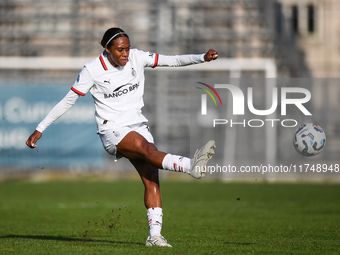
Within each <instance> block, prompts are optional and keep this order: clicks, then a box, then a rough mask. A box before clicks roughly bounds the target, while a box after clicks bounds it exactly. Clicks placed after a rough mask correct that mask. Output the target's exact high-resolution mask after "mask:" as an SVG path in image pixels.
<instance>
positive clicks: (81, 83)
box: [71, 66, 94, 96]
mask: <svg viewBox="0 0 340 255" xmlns="http://www.w3.org/2000/svg"><path fill="white" fill-rule="evenodd" d="M93 84H94V82H93V79H92V77H91V74H90V72H89V71H88V70H87V68H86V66H84V67H83V69H82V70H81V71H80V73H79V75H78V77H77V80H76V81H75V82H74V84H73V86H72V88H71V90H72V91H73V92H75V93H77V94H78V95H80V96H85V95H86V93H87V92H88V91H89V90H90V88H91V87H92V86H93Z"/></svg>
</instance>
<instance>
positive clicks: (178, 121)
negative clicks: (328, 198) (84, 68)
mask: <svg viewBox="0 0 340 255" xmlns="http://www.w3.org/2000/svg"><path fill="white" fill-rule="evenodd" d="M339 9H340V3H338V2H337V1H336V0H330V1H317V0H314V1H304V0H303V1H294V0H282V1H274V0H272V1H271V0H267V1H255V0H244V1H233V0H224V1H217V0H215V1H198V0H181V1H177V0H168V1H155V0H149V1H147V0H139V1H135V0H126V1H123V2H122V1H116V0H115V1H106V0H102V1H99V0H86V1H78V0H74V1H66V0H62V1H33V0H10V1H9V0H1V1H0V13H1V15H0V57H1V58H0V65H1V68H0V92H1V93H0V117H1V118H0V173H1V176H12V175H16V174H22V173H29V174H32V173H33V174H42V173H52V172H53V173H55V172H56V171H57V172H58V171H59V172H64V173H76V174H84V173H86V174H87V173H94V174H98V173H99V174H109V175H125V174H136V173H135V171H134V170H133V169H132V166H131V165H130V164H129V163H128V162H127V161H126V160H120V161H119V162H117V163H115V164H113V161H112V159H111V158H110V157H109V156H108V155H107V154H106V152H105V151H104V150H103V148H102V145H101V143H100V140H99V138H98V137H97V135H96V127H95V123H94V119H93V117H92V115H93V113H92V112H93V106H92V99H91V97H90V95H87V96H86V97H85V98H84V99H81V100H78V102H77V103H76V105H75V106H74V107H73V109H72V110H71V112H70V113H68V115H67V116H63V117H62V118H61V119H60V120H58V122H56V123H55V124H53V125H52V126H50V127H49V128H48V129H47V130H46V131H45V132H44V134H43V138H42V139H41V141H39V144H38V146H39V147H38V149H36V150H29V149H28V148H27V147H25V144H24V143H25V141H26V139H27V137H28V136H29V135H30V133H31V132H33V130H34V128H35V127H36V125H37V124H38V123H39V122H40V120H41V119H42V118H43V117H44V116H45V115H46V113H47V112H48V110H49V109H51V107H52V106H53V105H54V104H55V103H57V102H58V101H59V100H60V99H61V98H62V97H63V96H64V95H65V94H66V93H67V91H68V90H69V88H70V87H71V85H72V84H73V82H74V80H75V79H76V77H77V75H78V73H79V71H80V69H81V66H79V68H69V67H68V66H70V65H72V63H71V64H70V63H69V61H71V62H72V59H78V60H79V59H83V60H84V62H83V64H85V63H86V61H85V60H87V59H89V60H90V59H92V58H94V57H96V56H97V55H98V54H99V53H100V52H101V51H102V47H101V46H100V44H99V41H100V39H101V37H102V34H103V33H104V32H105V30H106V29H107V28H109V27H112V26H119V27H121V28H123V29H124V30H125V31H126V32H127V33H128V34H129V36H130V39H131V42H132V47H136V48H139V49H143V50H147V51H152V52H157V53H161V54H184V53H203V52H206V51H207V50H208V49H209V48H214V49H216V50H217V51H218V52H219V56H220V58H226V59H232V60H233V59H236V60H239V59H244V60H249V59H253V60H256V59H270V60H273V61H274V63H275V66H276V77H277V78H279V79H290V81H299V83H297V84H303V86H306V88H308V89H309V90H310V91H311V92H312V95H317V98H318V99H314V97H313V100H312V101H311V103H310V105H309V107H310V109H312V110H311V111H312V112H313V117H314V119H313V121H317V122H318V123H320V125H321V126H322V127H323V128H324V130H325V131H326V134H327V138H328V140H327V147H326V152H323V153H322V154H321V155H320V156H318V158H317V159H314V161H313V160H312V161H311V162H318V163H329V164H331V163H332V164H334V163H336V162H337V159H338V155H339V144H340V139H339V132H340V125H339V124H340V118H339V114H338V109H339V100H338V98H339V96H338V95H339V85H338V84H339V80H338V79H337V78H338V77H340V58H339V53H340V51H339V45H340V37H339V29H340V20H339V18H338V16H337V13H338V12H339ZM59 57H62V60H61V61H60V63H62V64H61V65H63V64H64V65H65V68H63V67H60V66H59V67H58V68H53V67H51V68H46V67H44V63H43V64H39V65H38V64H37V62H35V59H40V60H41V59H42V60H44V61H46V66H51V63H52V61H53V60H55V59H56V58H59ZM26 60H28V61H27V62H25V61H26ZM19 63H28V64H27V65H26V66H22V65H21V67H19V65H18V67H16V65H17V64H19ZM218 63H219V62H218V60H217V61H216V62H214V65H218ZM74 66H77V65H74ZM264 77H265V74H264V71H263V70H252V71H249V70H248V71H247V70H244V71H242V70H240V72H239V73H238V77H237V78H238V79H239V78H241V80H242V79H253V80H254V81H255V80H256V79H263V78H264ZM146 79H147V82H146V91H145V98H144V99H145V103H146V105H145V107H144V109H143V111H144V113H145V115H146V116H147V118H148V119H149V125H150V127H151V130H152V133H153V134H154V137H155V141H156V144H157V146H158V148H159V149H160V150H164V151H169V152H172V153H176V154H181V155H189V154H190V153H191V152H190V136H192V134H190V121H189V119H190V115H192V114H193V113H192V112H189V111H188V109H189V108H190V107H189V106H188V105H189V104H190V103H189V100H188V98H189V95H190V93H191V92H192V90H193V89H194V88H195V87H196V85H195V81H196V82H202V81H209V80H211V81H212V82H213V83H214V81H215V80H222V81H224V80H225V81H226V83H228V82H229V81H230V79H235V77H233V73H232V71H230V70H228V69H227V68H226V69H225V70H223V66H222V67H221V70H213V71H212V70H204V71H195V70H192V71H185V72H183V70H181V71H178V70H176V69H172V70H170V71H169V70H167V69H164V71H162V70H158V71H157V70H155V71H153V70H151V71H149V70H148V71H146ZM309 81H310V87H309V86H308V84H309V83H308V82H309ZM278 84H281V83H278ZM254 86H255V85H254ZM278 86H281V85H278ZM282 86H284V85H282ZM299 86H301V87H302V85H297V87H299ZM265 92H266V91H265V87H264V86H261V85H257V86H256V95H255V98H254V101H255V102H259V103H258V105H257V106H258V108H262V109H263V107H264V105H263V104H261V99H262V98H263V95H264V94H265ZM262 102H263V100H262ZM91 107H92V108H91ZM300 117H301V116H297V117H296V118H300ZM300 120H301V122H304V119H301V118H300V119H299V121H300ZM321 123H322V124H321ZM198 132H199V131H198ZM220 132H221V134H220V137H221V139H225V138H226V135H225V133H224V131H223V130H222V131H220ZM201 134H202V133H201V132H199V133H198V135H197V139H202V141H203V138H204V139H207V137H203V135H201ZM193 138H194V139H195V137H193ZM191 139H192V138H191ZM236 139H237V141H239V142H238V143H237V144H231V146H233V147H234V150H233V151H234V153H235V155H234V156H233V161H234V162H236V163H237V162H238V163H239V164H240V162H241V163H242V162H243V160H244V159H245V155H246V158H247V160H248V161H247V162H249V163H248V164H251V163H252V162H259V161H261V160H265V159H266V155H265V153H263V151H264V149H263V148H265V144H264V143H263V141H266V139H268V138H267V137H266V132H265V129H262V130H261V131H258V130H257V131H251V130H249V129H244V130H243V131H241V132H238V134H237V137H236ZM274 139H275V143H276V145H282V144H291V135H290V134H289V133H287V134H286V133H280V131H278V135H277V136H275V137H274ZM269 142H270V141H269ZM249 143H250V144H253V147H252V146H250V145H249ZM239 144H241V145H242V144H243V145H247V146H241V147H239ZM236 146H238V147H236ZM284 148H289V150H283V151H282V147H281V148H280V147H279V146H276V147H275V151H276V163H278V164H279V163H282V162H285V160H287V158H288V159H289V155H290V154H291V153H292V149H293V147H290V145H289V147H288V146H287V147H284ZM287 154H288V156H287ZM294 155H295V154H294ZM226 157H227V156H226ZM236 163H235V164H236ZM163 174H164V173H163ZM325 177H328V176H325Z"/></svg>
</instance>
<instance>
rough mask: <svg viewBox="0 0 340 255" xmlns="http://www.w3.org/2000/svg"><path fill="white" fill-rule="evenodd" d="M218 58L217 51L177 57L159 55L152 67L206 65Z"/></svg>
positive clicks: (211, 50)
mask: <svg viewBox="0 0 340 255" xmlns="http://www.w3.org/2000/svg"><path fill="white" fill-rule="evenodd" d="M217 58H218V53H217V51H215V50H213V49H210V50H209V51H208V52H207V53H203V54H184V55H176V56H168V55H161V54H159V55H158V54H157V58H156V61H155V64H154V65H153V66H152V67H156V66H171V67H177V66H187V65H194V64H199V63H204V62H206V61H211V60H215V59H217Z"/></svg>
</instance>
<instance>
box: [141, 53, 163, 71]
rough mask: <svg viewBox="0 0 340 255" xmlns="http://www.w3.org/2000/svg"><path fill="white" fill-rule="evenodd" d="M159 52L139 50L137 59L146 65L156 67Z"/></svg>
mask: <svg viewBox="0 0 340 255" xmlns="http://www.w3.org/2000/svg"><path fill="white" fill-rule="evenodd" d="M158 56H159V55H158V54H157V53H153V52H149V51H142V50H137V59H138V62H140V63H141V64H142V65H143V66H144V67H152V68H155V67H156V66H157V63H158Z"/></svg>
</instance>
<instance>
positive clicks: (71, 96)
mask: <svg viewBox="0 0 340 255" xmlns="http://www.w3.org/2000/svg"><path fill="white" fill-rule="evenodd" d="M78 98H79V94H75V93H73V92H72V91H71V90H70V91H69V92H68V93H67V94H66V96H65V97H64V98H63V99H62V100H61V101H60V102H59V103H58V104H57V105H56V106H54V108H53V109H52V110H51V111H50V112H49V113H48V114H47V116H46V117H45V118H44V119H43V120H42V121H41V122H40V123H39V125H38V126H37V128H36V130H37V131H39V132H43V131H45V129H46V128H47V127H48V126H49V125H51V124H52V123H53V122H54V121H56V120H57V119H58V118H59V117H61V116H62V115H63V114H64V113H66V112H67V111H68V110H69V109H70V108H71V107H72V106H73V105H74V103H75V102H76V101H77V99H78Z"/></svg>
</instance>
